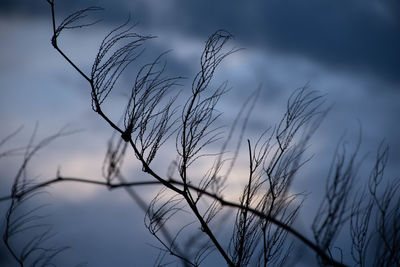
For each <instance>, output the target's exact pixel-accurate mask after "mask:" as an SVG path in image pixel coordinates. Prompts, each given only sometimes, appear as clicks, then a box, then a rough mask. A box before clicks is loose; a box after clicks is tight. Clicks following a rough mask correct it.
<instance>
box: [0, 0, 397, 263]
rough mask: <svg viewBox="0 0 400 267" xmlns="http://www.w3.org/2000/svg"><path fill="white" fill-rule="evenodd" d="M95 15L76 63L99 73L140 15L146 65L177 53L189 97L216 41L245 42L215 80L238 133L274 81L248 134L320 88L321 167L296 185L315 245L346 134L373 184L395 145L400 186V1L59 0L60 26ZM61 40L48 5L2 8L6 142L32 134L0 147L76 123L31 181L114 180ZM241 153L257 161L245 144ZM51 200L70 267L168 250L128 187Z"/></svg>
mask: <svg viewBox="0 0 400 267" xmlns="http://www.w3.org/2000/svg"><path fill="white" fill-rule="evenodd" d="M88 6H101V7H104V8H105V10H104V11H102V12H100V13H95V14H93V18H94V19H97V18H101V19H102V20H101V22H100V23H98V24H96V25H94V26H93V27H90V28H83V29H76V30H72V31H67V32H65V34H64V33H63V35H62V36H61V37H60V40H59V44H60V47H61V48H62V49H64V51H65V52H66V53H67V54H68V55H70V57H71V59H73V60H74V61H75V62H76V63H77V64H78V65H79V66H81V68H82V69H83V70H84V71H86V73H89V72H90V69H91V65H92V62H93V59H94V57H95V55H96V52H97V49H98V47H99V43H100V42H101V40H102V39H103V38H104V36H105V34H106V33H108V32H109V31H110V30H111V29H113V28H114V27H116V26H118V25H120V24H121V23H123V22H125V21H126V19H127V18H128V16H129V15H130V16H131V18H132V21H133V22H135V23H137V26H136V28H135V30H136V31H137V32H138V33H141V34H145V35H149V34H150V35H153V36H157V38H156V39H153V40H150V41H149V42H148V43H147V44H146V50H145V51H144V54H143V57H142V59H141V60H140V61H139V63H140V62H149V61H151V60H154V58H155V57H156V56H157V55H159V54H160V53H162V52H164V51H169V50H171V51H170V52H169V53H168V54H167V62H168V65H167V68H168V73H169V74H171V75H176V76H183V77H186V78H187V79H185V80H183V81H182V87H181V88H180V90H182V93H183V94H182V95H183V96H184V95H185V94H186V93H187V92H188V91H190V86H191V80H192V79H193V77H194V76H195V74H196V73H197V72H198V71H199V64H200V56H201V52H202V49H203V47H204V43H205V41H206V40H207V38H208V36H209V35H210V34H212V33H213V32H215V31H216V30H218V29H224V30H227V31H229V32H230V33H232V34H233V35H234V36H235V39H234V40H233V41H232V43H231V45H232V46H234V47H237V48H244V49H243V50H240V51H239V52H237V53H235V54H233V55H231V56H230V57H228V58H227V59H226V60H225V61H224V62H223V64H222V65H221V66H220V68H219V70H218V71H217V73H216V75H215V79H214V83H215V84H216V85H218V84H220V83H222V82H224V81H228V84H229V87H230V88H232V89H231V90H230V91H229V92H228V93H227V94H226V95H225V96H224V97H223V98H222V100H221V102H220V104H219V106H218V110H220V111H222V112H223V115H222V117H221V119H220V120H219V122H218V123H220V124H222V125H229V123H230V122H232V120H233V119H234V117H235V116H236V113H237V111H238V107H239V106H240V105H241V104H242V103H243V100H244V99H245V98H246V97H247V96H249V95H250V94H251V93H252V92H253V91H254V90H255V89H256V88H257V87H258V86H259V85H261V86H262V91H261V93H260V96H259V98H258V101H257V103H256V107H255V110H254V112H253V115H252V117H251V119H250V122H249V126H248V128H247V130H246V138H247V137H248V138H253V139H254V138H257V137H258V136H259V134H261V133H262V131H263V130H265V129H267V128H268V127H271V126H273V125H274V124H275V123H277V122H278V121H279V119H280V118H281V117H282V115H283V112H284V111H285V105H286V101H287V98H288V97H289V96H290V94H291V93H292V92H293V91H294V90H295V89H296V88H300V87H303V86H305V85H307V86H309V87H310V88H311V89H313V90H317V91H319V92H320V93H321V94H323V95H325V98H326V106H327V107H328V106H332V109H331V111H330V113H329V114H328V116H327V117H326V119H325V120H324V122H323V123H322V125H321V127H320V128H319V130H318V131H317V133H316V134H315V136H314V137H313V139H312V140H311V142H310V145H309V148H308V151H307V154H308V155H309V156H312V155H314V156H313V159H312V160H311V161H310V162H309V163H308V164H307V165H306V166H305V167H304V168H303V169H302V171H301V173H300V174H299V176H298V177H297V178H296V181H295V182H294V184H293V188H292V190H293V191H294V192H306V193H307V194H308V196H307V200H306V202H305V203H304V207H303V210H302V212H301V214H300V216H299V218H298V220H297V222H296V228H297V229H299V230H300V231H302V232H304V233H305V234H306V235H307V236H310V237H311V231H310V224H311V222H312V216H313V214H315V212H316V209H317V207H318V205H317V204H316V203H319V201H320V200H321V198H322V196H323V193H324V189H325V187H324V186H325V178H326V175H327V171H328V168H329V165H330V162H331V159H332V155H333V152H334V149H335V147H336V144H337V143H338V141H339V139H340V138H341V136H344V140H345V141H346V142H347V143H348V144H347V145H348V148H349V151H351V149H352V148H353V149H354V146H355V144H356V141H357V139H358V138H359V131H360V128H361V132H362V137H361V139H362V147H361V150H360V153H359V155H360V157H359V159H360V160H361V159H362V158H364V160H363V163H362V168H361V171H360V174H359V177H358V178H357V183H356V186H359V187H360V188H361V187H362V184H363V181H365V179H367V178H368V172H369V170H370V169H371V168H372V166H373V163H374V154H375V151H376V149H377V147H378V146H379V144H380V142H381V141H382V140H383V139H384V140H385V142H386V143H387V144H388V145H389V146H390V152H389V153H390V154H389V157H390V158H389V163H388V168H387V171H386V174H387V176H388V177H390V178H392V179H398V178H399V173H398V171H399V167H398V163H399V162H400V138H399V136H400V125H399V118H400V105H399V102H400V52H399V47H400V16H399V15H400V4H399V2H398V1H395V0H387V1H375V0H372V1H368V2H365V1H359V0H351V1H345V2H344V1H317V0H312V1H307V4H306V3H303V2H301V1H273V0H271V1H261V0H257V1H248V2H243V1H236V0H235V1H228V0H220V1H211V0H206V1H182V0H181V1H179V0H167V1H156V0H136V1H127V0H115V1H105V0H97V1H95V0H87V1H86V0H85V1H75V0H70V1H62V0H59V1H56V16H57V18H58V22H60V21H61V19H62V18H64V17H65V16H67V15H69V14H70V13H71V12H73V11H76V10H78V9H82V8H85V7H88ZM51 35H52V28H51V14H50V8H49V5H48V3H47V2H46V1H44V0H37V1H36V0H35V1H32V0H18V1H12V0H2V1H1V3H0V36H1V37H0V38H1V40H0V123H1V124H0V125H1V126H0V139H2V138H4V137H5V136H7V135H8V134H10V133H12V132H14V131H15V130H17V129H18V128H19V127H21V126H23V128H22V130H21V131H20V132H19V133H18V134H17V135H16V136H15V137H14V138H13V139H11V140H10V141H9V142H8V143H7V144H6V145H4V146H3V147H1V148H0V149H4V150H7V149H11V148H16V147H23V146H25V145H27V143H28V141H29V139H30V137H31V135H32V133H33V132H34V129H35V125H38V128H37V129H38V130H37V133H36V140H40V139H41V138H43V137H46V136H49V135H51V134H54V133H56V132H57V131H59V130H60V129H61V128H63V127H67V129H68V130H71V131H75V130H77V131H78V132H77V133H75V134H73V135H70V136H66V137H62V138H60V139H58V140H56V141H55V142H54V143H52V144H51V145H50V146H48V147H46V148H44V149H43V150H42V151H41V152H40V153H39V154H38V155H37V156H36V157H35V158H34V159H33V161H32V164H31V165H30V166H29V174H30V176H31V177H36V178H37V179H38V180H45V179H48V178H53V177H54V176H55V175H56V172H57V170H60V171H61V173H62V174H63V175H65V176H74V177H83V178H90V179H102V177H101V167H102V164H103V160H104V155H105V152H106V150H107V141H108V140H109V138H110V137H111V135H112V130H111V128H110V127H109V126H108V125H106V123H105V122H104V121H103V120H102V119H101V118H99V117H98V116H97V115H96V114H95V113H94V112H93V111H92V109H91V104H90V101H91V98H90V88H89V86H88V84H87V82H86V81H85V80H83V79H82V78H81V77H80V76H79V75H78V73H76V72H75V71H74V70H73V69H72V67H71V66H70V65H68V64H67V62H66V61H65V60H64V59H63V58H62V57H61V56H60V55H59V54H58V53H57V52H56V51H55V50H54V49H53V48H52V46H51V43H50V38H51ZM135 70H137V66H133V67H132V68H131V69H128V71H127V72H126V75H124V76H123V77H122V78H121V81H120V83H119V84H118V88H117V89H116V90H115V92H114V94H113V96H112V101H111V98H110V99H109V101H108V102H107V103H106V108H105V109H106V110H107V112H109V114H112V116H113V118H115V119H116V120H118V118H119V117H120V116H121V113H120V111H121V110H122V108H123V105H124V99H125V97H126V95H127V94H128V93H129V88H130V85H131V83H132V81H133V79H134V77H135V75H136V74H135ZM243 148H245V147H244V146H243ZM173 149H174V146H173V144H172V145H167V146H166V147H165V149H164V150H163V152H162V154H161V155H162V157H161V158H160V160H158V161H156V162H155V167H156V169H157V170H158V171H159V173H161V174H166V173H167V168H168V166H169V164H170V163H171V162H172V161H173V160H174V159H175V158H176V152H175V151H174V150H173ZM241 151H242V153H246V149H242V150H241ZM245 156H246V155H245ZM20 164H21V157H18V156H10V157H6V158H2V159H1V161H0V193H1V196H4V195H7V194H9V192H10V188H11V185H12V181H13V178H14V176H15V174H16V171H17V170H18V167H19V165H20ZM239 165H240V164H239ZM244 166H246V164H244ZM140 170H141V167H140V165H139V164H138V162H137V161H135V158H134V157H133V156H132V155H128V157H127V159H126V161H125V165H124V174H125V176H126V177H128V178H129V179H130V180H144V179H146V176H145V175H144V174H142V173H141V171H140ZM243 172H246V170H245V169H244V170H243ZM237 173H240V171H238V172H237ZM245 182H246V180H245V178H244V180H243V179H240V175H237V176H235V177H233V178H232V180H230V181H228V182H227V184H228V188H229V190H227V191H226V192H225V194H224V196H226V197H227V198H228V199H231V200H237V199H238V195H237V193H239V192H240V190H241V186H242V185H243V184H244V183H245ZM157 190H158V189H157V188H148V187H146V188H140V189H137V191H140V196H141V197H142V198H143V199H144V200H145V201H150V200H151V199H152V197H153V196H154V194H155V193H156V192H157ZM47 192H48V194H46V195H45V196H42V197H40V200H39V202H46V203H51V205H50V206H49V207H46V212H45V213H46V214H50V216H49V217H48V218H47V219H46V220H47V222H48V223H49V224H52V225H53V228H54V231H55V232H57V235H56V236H55V237H54V242H55V243H56V244H61V245H67V246H70V247H71V249H69V250H67V251H66V252H65V253H63V254H62V255H60V257H59V260H58V261H59V263H60V266H73V265H76V264H78V263H86V262H87V266H151V265H152V263H153V260H152V259H153V258H155V257H157V255H158V250H157V249H156V248H154V246H156V245H157V242H156V240H155V239H154V238H153V237H152V236H151V235H150V234H149V233H148V232H147V230H146V229H145V228H144V226H143V218H144V212H143V211H142V210H141V209H140V208H139V207H138V205H137V204H136V203H134V202H133V201H132V199H131V198H130V197H129V195H128V194H126V192H125V191H124V190H115V191H112V192H109V191H108V190H106V189H105V188H100V187H96V186H91V185H84V184H73V183H68V184H67V183H64V184H57V185H52V186H51V187H50V188H49V189H48V190H47ZM7 206H8V203H7V202H2V203H0V212H1V216H2V219H1V220H2V221H1V223H2V224H1V227H2V228H1V229H2V230H3V229H4V228H3V227H4V219H3V218H4V216H3V215H4V214H5V211H6V209H7ZM232 213H233V212H232ZM231 218H232V219H233V218H234V217H233V216H232V217H231ZM222 232H223V231H222ZM224 238H226V237H224V236H221V239H222V240H224ZM339 242H342V243H343V244H346V237H345V236H343V237H340V238H339ZM343 246H344V247H345V245H343ZM314 258H315V257H314V256H313V254H312V253H311V252H310V251H309V250H308V249H305V250H304V252H303V257H302V258H301V260H300V261H298V265H299V266H301V265H304V266H310V264H312V263H315V261H314ZM9 262H10V256H9V255H8V252H7V251H6V249H5V247H4V245H3V244H1V245H0V265H1V266H14V265H12V264H10V263H9ZM222 262H223V261H222V259H221V258H220V257H219V256H218V255H211V257H210V258H209V260H208V262H206V264H205V265H206V266H221V265H220V264H221V263H222Z"/></svg>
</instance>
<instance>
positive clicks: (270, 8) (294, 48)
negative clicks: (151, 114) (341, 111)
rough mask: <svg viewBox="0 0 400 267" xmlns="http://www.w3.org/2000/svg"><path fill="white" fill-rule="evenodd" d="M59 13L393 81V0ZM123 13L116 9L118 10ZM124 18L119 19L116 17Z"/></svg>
mask: <svg viewBox="0 0 400 267" xmlns="http://www.w3.org/2000/svg"><path fill="white" fill-rule="evenodd" d="M1 5H2V7H1V9H2V11H3V12H18V11H20V12H25V13H27V14H33V13H36V14H47V12H48V10H47V8H46V3H45V1H11V0H6V1H3V2H2V4H1ZM57 5H58V10H59V11H60V12H67V11H66V10H74V9H78V8H82V7H83V6H84V5H100V6H104V7H105V8H106V10H107V11H106V13H105V14H104V15H106V18H105V19H106V20H109V21H121V20H123V18H125V16H126V15H127V14H128V13H131V14H132V15H133V16H135V18H136V19H137V20H138V21H139V22H140V24H141V25H142V26H143V27H148V28H149V30H150V31H151V28H154V29H157V30H158V31H159V30H160V29H161V30H162V29H164V30H165V31H177V32H184V33H185V34H189V35H192V36H199V38H202V39H205V38H206V36H207V35H209V34H210V33H212V32H213V31H215V30H216V29H218V28H223V29H227V30H229V31H231V32H232V33H234V34H235V35H236V36H237V38H238V39H239V40H240V41H241V42H242V43H243V45H244V46H245V47H249V46H253V45H255V46H259V47H266V48H269V49H273V50H275V51H277V52H279V53H286V54H296V55H300V56H304V57H307V58H310V59H312V60H314V61H317V62H319V63H321V64H325V65H327V66H330V67H334V68H336V69H342V70H344V71H352V72H353V71H354V72H366V73H367V74H370V75H376V76H378V77H379V78H381V79H385V80H388V81H391V82H394V83H395V84H398V83H399V82H400V75H399V74H400V52H399V49H398V47H400V35H399V34H398V33H399V30H400V20H399V17H398V14H399V4H398V3H397V2H396V1H388V2H386V3H385V4H383V3H378V2H377V3H375V4H373V3H364V2H363V1H358V0H352V1H346V2H345V3H343V2H334V1H329V2H326V1H316V0H313V1H307V4H305V3H304V2H301V1H251V2H246V3H243V2H242V1H212V0H206V1H170V2H168V3H164V2H163V3H158V2H154V1H135V2H131V3H130V2H129V1H112V3H111V2H110V1H94V0H92V1H85V2H84V3H83V2H82V1H59V2H58V3H57ZM121 10H123V11H121ZM121 12H126V14H121Z"/></svg>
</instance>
